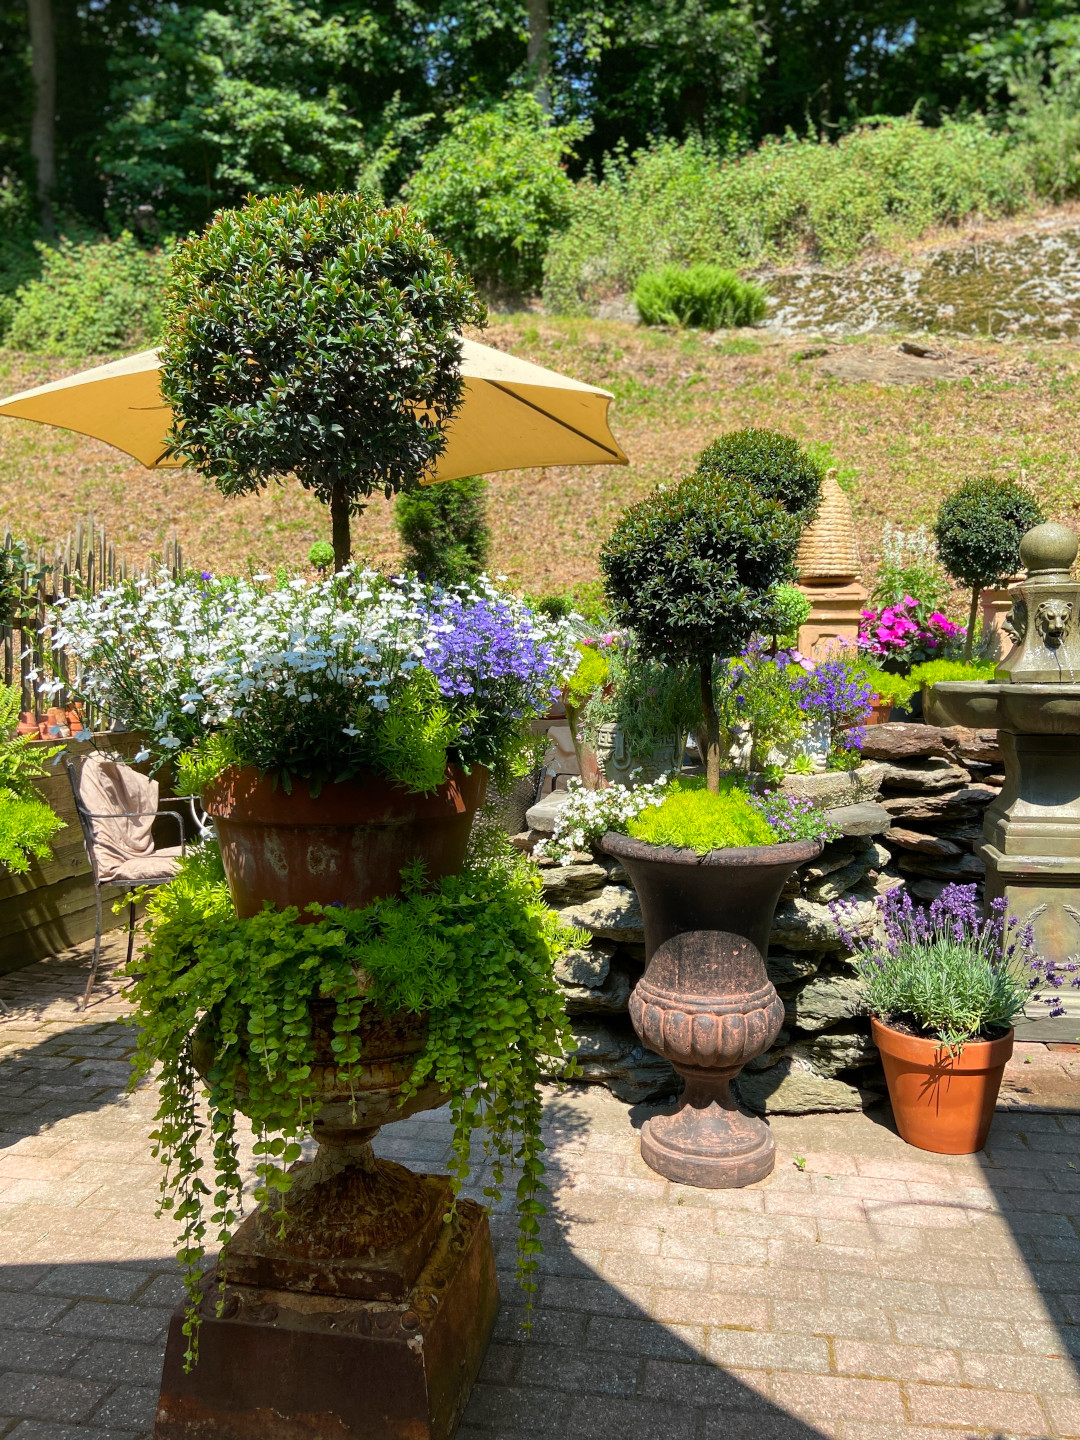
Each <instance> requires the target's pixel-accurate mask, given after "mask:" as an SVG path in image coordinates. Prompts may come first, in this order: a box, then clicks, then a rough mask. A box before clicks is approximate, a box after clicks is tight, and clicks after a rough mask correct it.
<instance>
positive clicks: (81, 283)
mask: <svg viewBox="0 0 1080 1440" xmlns="http://www.w3.org/2000/svg"><path fill="white" fill-rule="evenodd" d="M38 252H39V254H40V256H41V278H40V279H37V280H31V281H29V283H28V284H26V285H23V286H22V287H21V288H20V289H19V290H17V291H16V293H15V296H14V302H13V305H12V307H11V313H10V324H9V325H8V329H7V335H6V337H5V340H6V343H7V344H8V345H10V346H11V347H12V348H13V349H15V350H31V351H39V352H42V353H44V354H47V355H66V356H70V357H72V358H78V357H80V356H83V355H102V354H106V353H108V352H111V351H116V350H137V349H139V348H140V347H145V346H148V345H152V344H153V343H154V342H155V341H156V340H157V338H158V335H159V333H160V330H161V323H162V296H163V289H164V285H165V276H166V270H167V266H168V259H167V256H166V255H165V254H164V253H163V252H162V251H159V250H145V249H143V248H142V246H140V245H139V244H137V242H136V241H135V240H134V238H133V237H132V236H131V235H128V234H124V235H121V236H120V238H119V239H118V240H95V241H90V242H85V243H74V242H72V241H70V240H61V241H60V243H59V244H58V245H57V246H56V247H55V248H53V247H51V246H48V245H39V246H38Z"/></svg>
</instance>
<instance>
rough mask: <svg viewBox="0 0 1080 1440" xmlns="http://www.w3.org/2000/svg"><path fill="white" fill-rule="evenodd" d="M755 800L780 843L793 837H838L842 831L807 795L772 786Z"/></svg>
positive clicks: (808, 838)
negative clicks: (771, 788) (773, 788)
mask: <svg viewBox="0 0 1080 1440" xmlns="http://www.w3.org/2000/svg"><path fill="white" fill-rule="evenodd" d="M751 803H752V804H753V806H754V808H755V810H757V811H758V812H759V813H760V814H761V815H762V816H764V818H765V819H766V820H767V821H768V823H769V824H770V825H771V826H772V828H773V830H775V832H776V840H777V843H778V844H784V843H785V842H787V841H791V840H835V839H837V837H838V836H839V834H840V831H839V830H838V829H837V827H836V825H835V824H834V823H833V822H832V821H831V820H830V819H829V818H828V816H827V815H826V813H825V811H824V810H818V809H816V808H815V806H814V804H813V803H812V802H811V801H810V800H807V799H806V797H805V796H803V795H788V794H786V793H785V792H784V791H783V790H769V791H767V792H766V793H765V794H764V795H755V796H752V797H751Z"/></svg>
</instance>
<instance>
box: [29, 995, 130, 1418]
mask: <svg viewBox="0 0 1080 1440" xmlns="http://www.w3.org/2000/svg"><path fill="white" fill-rule="evenodd" d="M17 1021H18V1017H13V1016H2V1017H0V1046H6V1045H8V1044H10V1045H11V1047H12V1048H11V1049H10V1050H7V1051H6V1053H3V1054H0V1154H2V1153H3V1150H4V1149H5V1148H6V1147H8V1146H10V1145H13V1144H15V1143H17V1142H18V1141H19V1140H21V1139H23V1138H24V1137H25V1136H27V1135H38V1134H41V1133H43V1132H46V1131H48V1130H49V1129H51V1127H52V1126H53V1125H55V1124H56V1123H57V1121H59V1120H66V1119H68V1118H69V1117H70V1116H73V1115H85V1114H89V1113H92V1112H94V1111H98V1110H104V1109H107V1108H108V1107H109V1106H112V1105H116V1104H117V1103H118V1102H120V1101H121V1100H122V1099H123V1097H124V1095H125V1093H126V1090H127V1083H128V1076H129V1075H130V1073H131V1065H130V1062H129V1061H128V1059H127V1058H125V1055H124V1053H123V1052H122V1050H121V1048H120V1047H121V1044H122V1045H123V1046H124V1047H125V1049H127V1050H131V1049H133V1048H134V1044H135V1036H134V1032H133V1031H132V1030H131V1029H129V1028H128V1027H127V1026H126V1025H121V1024H119V1023H117V1022H113V1023H103V1024H98V1025H94V1024H82V1025H72V1026H68V1027H66V1028H64V1029H55V1030H50V1031H49V1033H48V1034H47V1035H43V1036H42V1037H41V1038H40V1039H38V1040H36V1041H34V1042H33V1043H27V1044H25V1045H24V1044H22V1043H20V1041H21V1037H20V1032H19V1030H18V1029H17V1028H16V1026H17ZM94 1133H95V1135H98V1134H99V1131H98V1130H97V1129H95V1132H94ZM0 1413H2V1411H0Z"/></svg>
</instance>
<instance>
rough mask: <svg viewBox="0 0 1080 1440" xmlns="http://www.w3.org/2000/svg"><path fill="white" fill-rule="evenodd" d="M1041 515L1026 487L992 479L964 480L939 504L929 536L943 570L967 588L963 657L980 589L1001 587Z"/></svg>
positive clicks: (1014, 569)
mask: <svg viewBox="0 0 1080 1440" xmlns="http://www.w3.org/2000/svg"><path fill="white" fill-rule="evenodd" d="M1044 519H1045V516H1044V515H1043V512H1042V510H1041V509H1040V507H1039V503H1038V501H1037V500H1036V499H1035V497H1034V495H1032V493H1031V491H1030V490H1028V489H1027V488H1026V486H1024V485H1021V484H1019V483H1018V482H1017V481H1015V480H995V479H992V478H991V477H984V478H981V479H972V480H965V481H964V483H963V484H962V485H960V486H959V487H958V488H957V489H956V490H954V491H953V492H952V494H951V495H947V496H946V497H945V499H944V500H943V501H942V502H941V508H940V509H939V510H938V514H937V520H936V521H935V523H934V536H935V538H936V540H937V547H938V554H939V555H940V557H941V563H942V565H944V567H945V569H946V570H947V571H948V573H949V574H950V575H951V576H952V578H953V579H954V580H956V581H957V582H958V583H959V584H961V585H968V586H970V587H971V609H970V613H969V615H968V629H967V638H966V639H965V641H964V659H965V660H970V659H971V646H972V641H973V640H974V637H975V621H976V618H977V615H978V608H979V591H980V590H982V589H983V587H984V586H993V585H1003V584H1004V583H1005V581H1006V580H1007V579H1008V578H1009V576H1010V575H1015V574H1016V572H1017V570H1019V568H1020V541H1021V540H1022V539H1023V537H1024V535H1025V534H1026V533H1027V531H1028V530H1030V529H1031V528H1032V527H1033V526H1035V525H1041V524H1042V522H1043V520H1044Z"/></svg>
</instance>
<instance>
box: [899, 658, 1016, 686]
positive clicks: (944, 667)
mask: <svg viewBox="0 0 1080 1440" xmlns="http://www.w3.org/2000/svg"><path fill="white" fill-rule="evenodd" d="M996 669H997V663H996V662H995V661H993V660H972V661H969V662H967V663H965V662H964V661H963V660H925V661H924V662H923V663H922V664H921V665H916V666H915V668H914V669H913V670H912V672H911V674H910V676H909V677H908V678H909V679H910V681H911V682H912V684H913V685H915V686H919V685H936V684H937V682H938V681H939V680H992V679H993V678H994V671H995V670H996Z"/></svg>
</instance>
